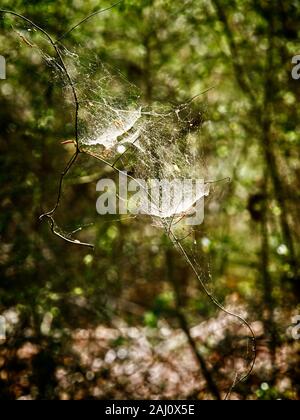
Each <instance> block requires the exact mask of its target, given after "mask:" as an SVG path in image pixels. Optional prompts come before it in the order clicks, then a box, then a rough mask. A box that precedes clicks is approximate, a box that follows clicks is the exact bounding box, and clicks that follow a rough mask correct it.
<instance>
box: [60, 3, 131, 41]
mask: <svg viewBox="0 0 300 420" xmlns="http://www.w3.org/2000/svg"><path fill="white" fill-rule="evenodd" d="M123 1H124V0H120V1H118V2H117V3H114V4H113V5H112V6H109V7H107V8H105V9H102V10H97V12H94V13H92V14H91V15H89V16H87V17H86V18H84V19H83V20H81V21H80V22H79V23H77V24H76V25H75V26H73V27H72V28H71V29H69V30H68V31H67V32H65V33H64V34H63V35H62V36H61V37H60V38H59V39H58V40H57V41H56V44H57V43H58V42H60V41H61V40H62V39H64V38H65V37H66V36H67V35H69V34H70V33H71V32H73V31H74V30H75V29H77V28H78V27H79V26H80V25H82V24H83V23H85V22H87V21H88V20H90V19H92V18H93V17H94V16H97V15H100V14H101V13H104V12H107V11H109V10H111V9H113V8H114V7H116V6H118V5H119V4H121V3H123Z"/></svg>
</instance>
